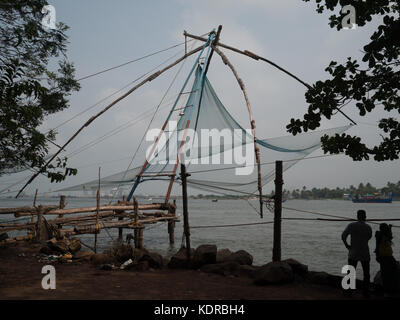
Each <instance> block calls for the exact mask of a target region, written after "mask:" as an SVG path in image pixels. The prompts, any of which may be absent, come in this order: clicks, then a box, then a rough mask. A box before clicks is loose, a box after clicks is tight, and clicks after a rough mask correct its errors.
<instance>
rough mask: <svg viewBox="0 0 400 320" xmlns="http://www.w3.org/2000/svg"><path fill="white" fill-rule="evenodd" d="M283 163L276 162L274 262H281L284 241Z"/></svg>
mask: <svg viewBox="0 0 400 320" xmlns="http://www.w3.org/2000/svg"><path fill="white" fill-rule="evenodd" d="M282 185H283V179H282V161H276V162H275V196H274V199H275V201H274V202H275V203H274V243H273V248H272V261H281V239H282Z"/></svg>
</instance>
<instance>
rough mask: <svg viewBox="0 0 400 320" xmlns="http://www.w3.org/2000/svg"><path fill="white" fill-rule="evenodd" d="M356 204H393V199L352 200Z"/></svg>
mask: <svg viewBox="0 0 400 320" xmlns="http://www.w3.org/2000/svg"><path fill="white" fill-rule="evenodd" d="M352 201H353V202H354V203H392V199H391V198H389V199H352Z"/></svg>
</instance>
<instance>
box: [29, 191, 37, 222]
mask: <svg viewBox="0 0 400 320" xmlns="http://www.w3.org/2000/svg"><path fill="white" fill-rule="evenodd" d="M37 194H38V189H36V190H35V197H34V198H33V207H34V208H36V199H37ZM34 221H35V216H32V217H31V222H34Z"/></svg>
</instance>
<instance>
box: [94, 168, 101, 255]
mask: <svg viewBox="0 0 400 320" xmlns="http://www.w3.org/2000/svg"><path fill="white" fill-rule="evenodd" d="M100 170H101V169H100V167H99V186H98V188H97V194H96V232H95V234H94V253H97V234H98V233H99V230H100V228H99V211H100V210H99V209H100Z"/></svg>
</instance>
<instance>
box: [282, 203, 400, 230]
mask: <svg viewBox="0 0 400 320" xmlns="http://www.w3.org/2000/svg"><path fill="white" fill-rule="evenodd" d="M282 209H286V210H292V211H298V212H304V213H310V214H316V215H320V216H326V217H333V218H339V219H342V221H357V220H356V219H349V218H348V217H343V216H338V215H333V214H327V213H321V212H315V211H308V210H301V209H295V208H288V207H284V206H282ZM373 220H376V221H397V220H392V219H384V220H377V219H368V220H367V221H370V222H371V223H372V224H379V223H377V222H372V221H373ZM393 227H394V228H400V226H393Z"/></svg>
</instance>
